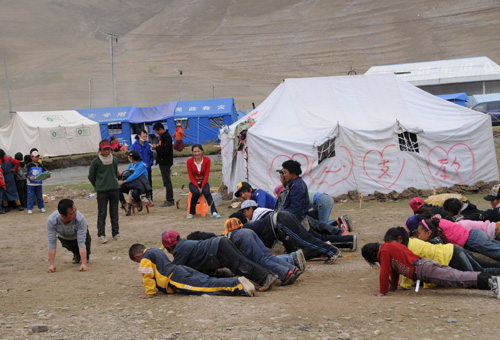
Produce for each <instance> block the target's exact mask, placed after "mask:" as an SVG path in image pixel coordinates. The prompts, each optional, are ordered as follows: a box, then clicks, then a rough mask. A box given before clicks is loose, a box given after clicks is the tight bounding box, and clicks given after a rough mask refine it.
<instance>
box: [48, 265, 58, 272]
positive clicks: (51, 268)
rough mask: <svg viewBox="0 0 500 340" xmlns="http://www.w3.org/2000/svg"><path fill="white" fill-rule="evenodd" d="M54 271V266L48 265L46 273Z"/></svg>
mask: <svg viewBox="0 0 500 340" xmlns="http://www.w3.org/2000/svg"><path fill="white" fill-rule="evenodd" d="M55 271H56V266H54V265H50V266H49V269H47V273H54V272H55Z"/></svg>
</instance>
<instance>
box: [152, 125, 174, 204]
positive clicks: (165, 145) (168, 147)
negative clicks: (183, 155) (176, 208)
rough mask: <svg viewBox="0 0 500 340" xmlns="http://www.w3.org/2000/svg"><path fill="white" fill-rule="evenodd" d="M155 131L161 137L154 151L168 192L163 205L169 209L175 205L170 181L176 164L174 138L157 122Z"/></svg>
mask: <svg viewBox="0 0 500 340" xmlns="http://www.w3.org/2000/svg"><path fill="white" fill-rule="evenodd" d="M153 130H154V132H156V133H157V134H158V136H160V141H159V142H158V144H153V145H152V148H153V150H156V164H158V166H159V167H160V172H161V179H162V180H163V186H164V187H165V191H166V200H165V202H163V204H162V205H161V206H162V207H169V206H171V205H174V204H175V201H174V189H173V188H172V181H171V180H170V167H171V166H172V165H173V164H174V151H173V150H174V149H173V147H172V136H170V134H169V133H168V131H167V130H165V128H164V127H163V124H162V123H160V122H156V123H155V124H154V125H153Z"/></svg>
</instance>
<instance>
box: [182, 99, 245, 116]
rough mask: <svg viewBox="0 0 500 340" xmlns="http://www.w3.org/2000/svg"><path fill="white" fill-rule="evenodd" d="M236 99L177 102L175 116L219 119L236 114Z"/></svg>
mask: <svg viewBox="0 0 500 340" xmlns="http://www.w3.org/2000/svg"><path fill="white" fill-rule="evenodd" d="M234 110H235V109H234V98H218V99H205V100H188V101H179V102H177V107H176V108H175V114H174V116H175V117H176V118H177V117H179V118H180V117H186V118H189V117H202V116H203V117H219V116H225V115H228V114H232V113H233V112H234Z"/></svg>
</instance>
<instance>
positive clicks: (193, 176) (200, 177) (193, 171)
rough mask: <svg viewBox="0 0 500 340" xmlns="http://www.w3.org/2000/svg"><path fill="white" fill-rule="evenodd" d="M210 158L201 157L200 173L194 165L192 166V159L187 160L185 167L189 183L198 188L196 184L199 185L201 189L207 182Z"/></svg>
mask: <svg viewBox="0 0 500 340" xmlns="http://www.w3.org/2000/svg"><path fill="white" fill-rule="evenodd" d="M210 164H211V161H210V158H208V157H203V163H202V164H201V171H200V172H198V168H197V167H196V164H194V157H191V158H189V159H188V160H187V161H186V167H187V171H188V174H189V181H190V182H191V183H193V184H194V185H196V186H198V182H202V183H201V187H202V188H203V187H204V186H205V184H207V182H208V176H210Z"/></svg>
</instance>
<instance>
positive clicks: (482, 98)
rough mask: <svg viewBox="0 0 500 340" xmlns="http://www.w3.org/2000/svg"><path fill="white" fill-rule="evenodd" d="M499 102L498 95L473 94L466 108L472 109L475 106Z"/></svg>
mask: <svg viewBox="0 0 500 340" xmlns="http://www.w3.org/2000/svg"><path fill="white" fill-rule="evenodd" d="M497 100H500V93H488V94H475V95H473V96H470V98H469V103H468V104H467V106H469V107H473V106H474V105H476V104H479V103H484V102H491V101H497Z"/></svg>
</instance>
